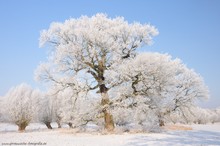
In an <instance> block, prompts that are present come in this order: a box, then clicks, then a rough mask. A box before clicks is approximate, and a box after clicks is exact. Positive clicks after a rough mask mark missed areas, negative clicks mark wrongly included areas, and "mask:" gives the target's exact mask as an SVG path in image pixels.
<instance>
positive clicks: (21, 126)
mask: <svg viewBox="0 0 220 146" xmlns="http://www.w3.org/2000/svg"><path fill="white" fill-rule="evenodd" d="M27 125H28V124H27V122H22V123H20V124H18V131H20V132H23V131H25V128H26V127H27Z"/></svg>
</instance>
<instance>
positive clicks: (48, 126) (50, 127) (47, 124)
mask: <svg viewBox="0 0 220 146" xmlns="http://www.w3.org/2000/svg"><path fill="white" fill-rule="evenodd" d="M45 125H46V126H47V128H48V129H53V128H52V126H51V125H50V122H46V123H45Z"/></svg>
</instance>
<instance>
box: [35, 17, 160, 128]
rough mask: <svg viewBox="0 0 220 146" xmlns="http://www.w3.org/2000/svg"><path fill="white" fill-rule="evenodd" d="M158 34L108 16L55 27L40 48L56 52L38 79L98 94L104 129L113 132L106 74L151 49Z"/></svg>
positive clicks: (43, 36)
mask: <svg viewBox="0 0 220 146" xmlns="http://www.w3.org/2000/svg"><path fill="white" fill-rule="evenodd" d="M157 34H158V31H157V30H156V29H155V28H154V27H153V26H151V25H149V24H144V25H142V24H140V23H133V24H129V23H128V22H127V21H125V20H124V18H123V17H116V18H114V19H111V18H108V17H107V16H106V15H104V14H96V15H95V16H92V17H90V18H89V17H87V16H82V17H80V18H79V19H69V20H66V21H65V22H64V23H52V24H51V26H50V28H49V29H48V30H43V31H42V32H41V37H40V46H45V45H47V44H48V45H51V46H52V47H53V48H54V49H53V50H52V53H51V56H50V57H49V61H48V63H44V64H41V65H40V66H39V68H38V71H37V78H38V79H40V80H44V81H49V82H52V83H55V84H59V85H62V86H63V87H71V88H72V89H74V90H81V89H85V90H96V91H97V94H100V97H101V105H102V112H103V115H104V116H103V117H104V122H105V126H104V127H105V129H107V130H108V131H112V130H113V129H114V121H113V115H112V114H111V112H110V109H109V105H110V103H111V101H110V99H109V94H108V91H109V90H110V89H111V88H113V86H110V85H108V84H107V82H106V79H105V74H106V72H107V71H108V70H111V68H112V67H113V66H117V65H120V64H121V63H122V62H123V61H124V60H127V59H130V58H134V57H135V56H136V54H137V52H136V49H137V48H140V47H142V46H144V45H149V44H150V43H151V40H152V37H153V36H155V35H157ZM85 78H86V79H85ZM79 82H80V84H81V85H80V86H78V84H79Z"/></svg>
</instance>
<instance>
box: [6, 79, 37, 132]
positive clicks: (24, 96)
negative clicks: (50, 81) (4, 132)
mask: <svg viewBox="0 0 220 146" xmlns="http://www.w3.org/2000/svg"><path fill="white" fill-rule="evenodd" d="M40 96H41V95H40V91H39V90H33V89H32V88H31V87H30V86H29V85H27V84H25V83H22V84H20V85H19V86H16V87H14V88H11V89H10V90H9V91H8V93H7V94H6V95H5V109H6V110H5V111H6V114H7V115H8V118H9V121H10V122H12V123H14V124H16V125H17V126H18V130H19V131H24V130H25V128H26V127H27V126H28V125H29V123H30V122H31V120H32V119H33V118H34V117H35V114H36V111H37V105H38V103H37V102H38V100H36V99H37V98H38V97H40Z"/></svg>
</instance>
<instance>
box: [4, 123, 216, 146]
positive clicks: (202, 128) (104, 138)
mask: <svg viewBox="0 0 220 146" xmlns="http://www.w3.org/2000/svg"><path fill="white" fill-rule="evenodd" d="M190 127H192V128H193V130H186V131H183V130H181V131H180V130H179V131H177V130H176V131H173V130H166V131H163V132H161V133H138V134H129V133H124V134H109V135H101V134H98V133H94V132H93V133H92V134H88V133H73V132H72V130H71V129H68V128H63V129H53V130H48V129H46V127H45V126H44V125H40V124H31V125H30V126H29V127H28V128H27V130H26V132H23V133H20V132H17V131H16V130H17V127H16V126H13V125H10V124H5V123H0V145H6V144H8V145H10V144H11V146H12V145H35V146H38V145H46V146H149V145H152V146H157V145H159V146H172V145H174V146H178V145H184V146H185V145H190V146H191V145H195V146H206V145H216V146H217V145H220V123H218V124H213V125H212V124H208V125H190Z"/></svg>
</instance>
